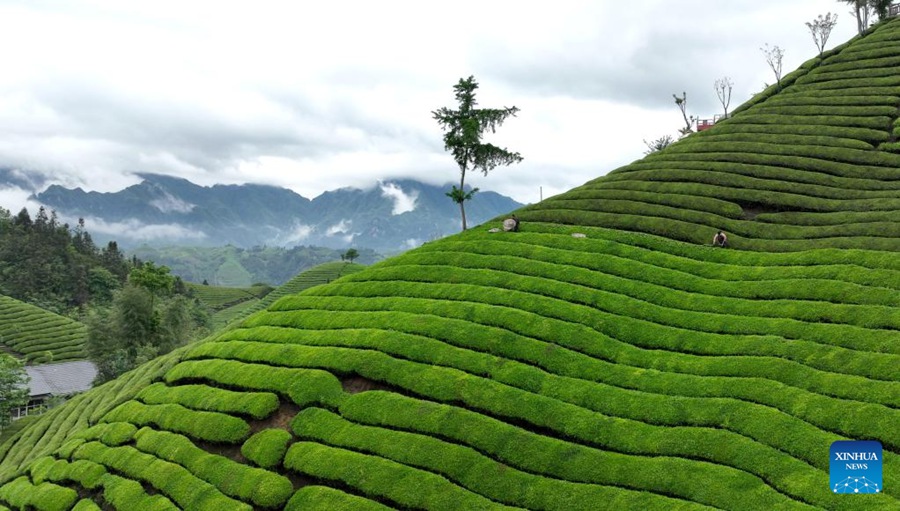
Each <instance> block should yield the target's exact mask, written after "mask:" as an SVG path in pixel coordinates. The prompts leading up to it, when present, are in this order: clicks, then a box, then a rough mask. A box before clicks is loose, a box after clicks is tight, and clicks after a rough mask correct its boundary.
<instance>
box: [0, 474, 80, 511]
mask: <svg viewBox="0 0 900 511" xmlns="http://www.w3.org/2000/svg"><path fill="white" fill-rule="evenodd" d="M0 500H3V501H6V502H8V503H9V504H10V505H12V506H13V507H17V508H19V509H26V508H35V509H39V510H41V511H68V510H69V509H71V508H72V506H73V505H75V501H76V500H78V493H76V492H75V490H73V489H71V488H66V487H63V486H57V485H55V484H53V483H40V484H36V485H32V484H31V482H29V481H28V478H27V477H20V478H18V479H16V480H14V481H13V482H11V483H9V484H7V485H5V486H3V487H0Z"/></svg>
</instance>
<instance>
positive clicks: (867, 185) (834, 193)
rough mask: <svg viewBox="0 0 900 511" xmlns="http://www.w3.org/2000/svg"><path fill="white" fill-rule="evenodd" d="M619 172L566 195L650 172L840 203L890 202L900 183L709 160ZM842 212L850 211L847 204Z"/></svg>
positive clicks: (638, 164)
mask: <svg viewBox="0 0 900 511" xmlns="http://www.w3.org/2000/svg"><path fill="white" fill-rule="evenodd" d="M704 133H705V132H704ZM620 170H621V171H620V172H616V173H615V174H611V175H609V176H606V179H602V180H596V181H591V182H589V183H587V184H585V185H583V186H580V187H578V188H575V189H573V190H570V191H568V192H565V193H566V194H568V193H573V192H577V191H580V190H582V189H591V188H594V187H604V186H608V185H609V184H610V183H614V182H616V181H620V180H628V179H632V176H630V174H633V173H634V172H652V173H654V174H648V176H647V179H646V180H652V181H663V182H677V181H678V179H681V178H682V177H681V174H680V173H682V172H687V173H688V174H685V176H688V179H689V180H694V179H695V178H696V179H699V180H701V182H710V183H712V184H721V185H723V186H733V187H736V188H759V189H764V190H775V191H783V192H790V193H793V194H795V195H808V196H811V197H822V198H830V199H843V200H846V199H865V198H873V199H874V198H892V197H895V194H896V193H897V191H898V190H900V182H896V181H893V182H892V181H878V180H874V179H860V178H845V177H839V176H834V175H831V174H822V173H819V172H814V171H813V172H811V171H807V170H796V169H791V168H785V167H776V166H770V165H758V164H748V163H735V162H717V161H709V160H708V159H700V160H696V161H692V160H685V159H679V160H678V161H653V162H635V163H632V164H631V165H628V166H627V167H623V168H622V169H620ZM662 171H665V172H662ZM692 171H706V172H719V173H727V174H728V175H715V176H713V177H712V179H709V178H708V179H706V180H703V177H702V176H703V175H704V174H705V172H703V173H699V172H692ZM668 173H673V174H675V175H677V176H679V177H677V178H669V177H668ZM745 178H758V179H763V180H766V181H765V183H764V185H763V184H762V183H761V184H760V185H757V186H752V185H750V184H749V183H754V181H752V180H749V181H747V180H745ZM548 200H549V199H548ZM746 200H747V199H745V200H744V202H746ZM845 209H852V208H851V206H850V205H849V204H847V205H846V206H845Z"/></svg>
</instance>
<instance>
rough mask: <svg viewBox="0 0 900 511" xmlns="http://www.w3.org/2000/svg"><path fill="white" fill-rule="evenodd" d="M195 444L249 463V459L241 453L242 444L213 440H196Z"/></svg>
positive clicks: (212, 452) (206, 449)
mask: <svg viewBox="0 0 900 511" xmlns="http://www.w3.org/2000/svg"><path fill="white" fill-rule="evenodd" d="M194 444H195V445H196V446H197V447H199V448H201V449H203V450H204V451H206V452H208V453H210V454H218V455H219V456H224V457H226V458H229V459H231V460H233V461H236V462H238V463H244V464H246V463H247V459H246V458H244V455H243V454H241V446H240V445H235V444H214V443H212V442H202V441H196V440H195V441H194Z"/></svg>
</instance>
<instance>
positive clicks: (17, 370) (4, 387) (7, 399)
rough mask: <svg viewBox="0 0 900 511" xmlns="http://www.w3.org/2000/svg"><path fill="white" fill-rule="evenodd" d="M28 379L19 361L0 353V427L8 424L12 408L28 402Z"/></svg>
mask: <svg viewBox="0 0 900 511" xmlns="http://www.w3.org/2000/svg"><path fill="white" fill-rule="evenodd" d="M28 380H29V378H28V374H26V373H25V367H24V366H23V365H22V362H21V361H19V360H16V359H14V358H13V357H11V356H9V355H7V354H5V353H0V429H3V428H5V427H6V426H8V425H9V422H10V420H11V417H10V413H12V411H13V410H15V409H16V408H18V407H20V406H25V404H26V403H28Z"/></svg>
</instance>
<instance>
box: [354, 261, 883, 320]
mask: <svg viewBox="0 0 900 511" xmlns="http://www.w3.org/2000/svg"><path fill="white" fill-rule="evenodd" d="M488 270H490V271H488ZM410 271H415V272H421V273H415V274H414V275H416V276H415V277H414V278H410V277H409V275H413V274H412V273H409V272H410ZM456 271H462V272H464V273H463V275H462V276H469V277H471V278H469V279H467V280H466V281H465V282H467V283H469V284H478V285H487V286H494V285H495V284H494V282H496V281H497V280H501V282H500V283H498V284H496V287H497V288H498V289H514V290H518V291H524V292H531V293H535V294H540V295H543V296H549V297H553V298H560V299H562V300H565V301H568V302H570V303H573V304H582V305H591V306H594V305H595V304H594V300H592V299H591V298H589V297H588V296H589V295H590V293H592V292H601V293H602V292H604V291H610V292H614V293H616V294H622V295H626V296H629V297H631V298H636V299H638V300H642V301H646V302H648V303H653V304H656V305H660V306H663V307H669V308H673V309H680V310H685V311H697V312H711V313H716V314H731V315H736V316H741V317H742V318H741V319H739V321H754V322H755V321H756V318H786V319H794V320H798V321H802V322H811V323H820V322H825V321H828V322H829V323H832V324H833V323H840V324H846V325H856V326H862V327H865V328H891V329H900V311H897V310H896V309H897V308H896V307H888V306H871V305H863V306H859V305H844V304H834V303H828V302H819V303H809V302H805V303H804V302H803V301H800V300H780V301H768V302H761V301H759V300H747V299H742V298H732V297H727V296H722V295H717V294H716V293H714V292H713V293H697V292H693V291H681V290H676V289H672V288H670V287H667V286H659V285H656V284H652V283H649V282H646V281H644V280H631V279H629V278H623V277H617V276H613V275H607V274H602V273H601V274H598V273H596V272H594V271H590V270H584V269H579V268H571V267H567V266H565V265H561V264H554V263H542V262H537V261H529V260H523V259H522V258H515V257H507V256H479V255H472V254H460V253H457V254H455V257H451V256H449V255H444V254H421V255H420V254H416V255H415V257H412V258H410V259H408V260H406V261H404V264H402V265H401V264H393V265H390V266H382V267H379V268H378V269H376V270H373V273H372V274H371V276H370V277H369V279H368V280H369V281H393V280H397V281H411V280H412V281H421V282H432V283H437V282H447V281H448V280H450V279H449V278H447V277H446V276H443V275H440V272H448V273H453V272H456ZM403 272H407V273H406V274H405V275H404V273H403ZM459 277H460V275H455V276H454V277H453V280H454V281H458V280H456V279H458V278H459ZM485 277H486V278H485ZM502 279H509V280H506V281H502ZM460 280H461V279H460ZM586 289H589V290H590V291H588V292H587V293H585V290H586ZM892 300H896V298H894V297H892ZM744 318H746V319H744ZM766 331H767V332H770V333H771V334H773V335H783V331H782V330H781V329H779V328H772V329H771V330H766ZM829 331H830V332H832V335H840V334H839V329H831V328H829ZM800 336H801V337H803V336H802V334H801V335H800Z"/></svg>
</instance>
